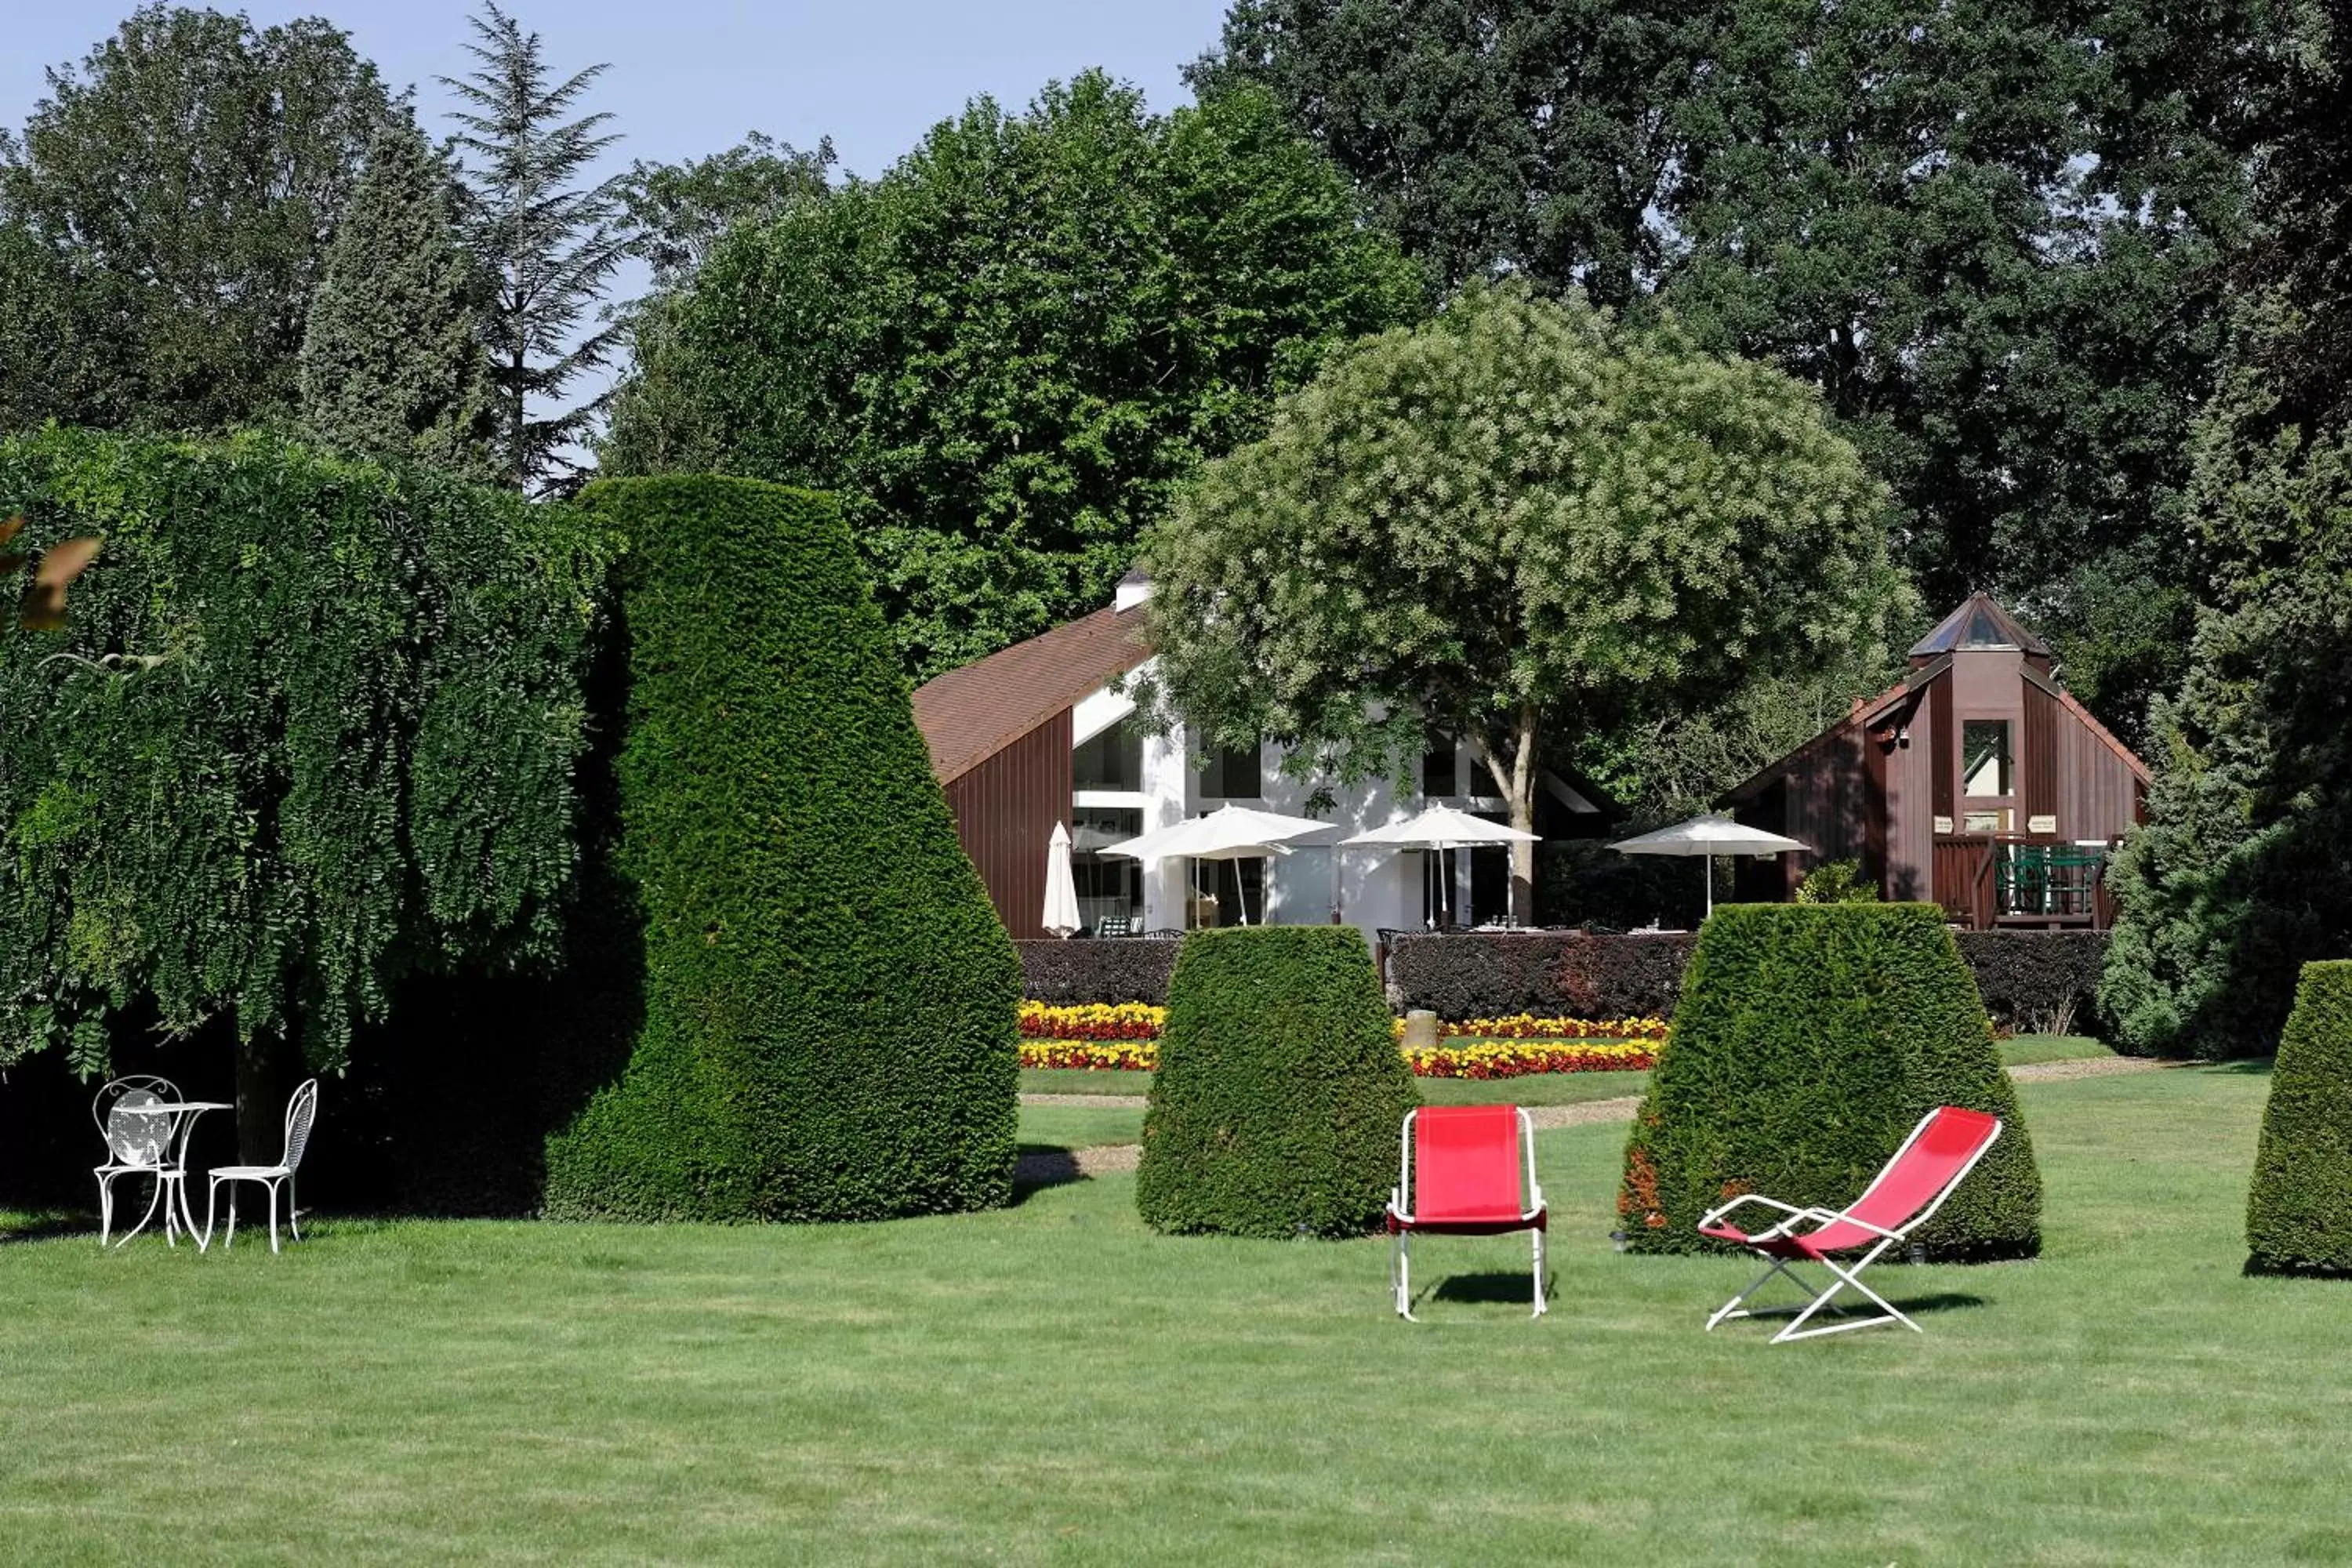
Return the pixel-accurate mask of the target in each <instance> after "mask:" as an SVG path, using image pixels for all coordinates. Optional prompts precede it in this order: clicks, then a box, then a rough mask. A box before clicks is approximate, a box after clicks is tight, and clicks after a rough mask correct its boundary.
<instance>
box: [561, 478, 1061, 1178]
mask: <svg viewBox="0 0 2352 1568" xmlns="http://www.w3.org/2000/svg"><path fill="white" fill-rule="evenodd" d="M583 504H584V505H586V506H587V507H588V508H590V509H591V510H593V511H594V512H596V513H598V514H599V515H601V516H602V517H603V518H604V519H605V520H606V521H609V522H611V523H612V524H613V525H614V526H615V528H616V529H617V530H618V531H619V532H620V533H621V534H622V535H623V537H625V539H626V541H627V542H628V554H627V556H626V557H625V560H624V562H623V563H622V566H621V570H620V579H619V606H620V627H621V630H622V632H623V634H624V636H625V642H626V658H627V681H628V687H627V693H628V694H627V710H626V723H625V731H624V732H623V738H622V742H621V746H620V751H619V754H618V757H617V759H616V763H615V769H614V777H615V780H616V783H617V790H618V799H617V811H618V826H619V835H618V843H617V846H616V847H615V848H614V852H613V866H614V871H615V872H616V874H617V876H618V877H619V879H621V881H622V883H623V884H625V890H626V891H627V892H628V893H629V894H630V895H631V896H633V897H634V899H635V903H636V905H637V910H638V914H639V917H640V918H641V920H642V921H643V930H644V940H643V948H642V951H643V953H644V978H643V993H642V1000H643V1022H642V1023H641V1025H640V1026H638V1028H637V1030H636V1033H635V1039H634V1041H633V1042H632V1046H631V1049H630V1054H629V1058H628V1062H627V1067H626V1069H625V1071H624V1072H623V1073H622V1074H621V1076H620V1078H619V1080H618V1081H617V1082H614V1083H610V1084H608V1085H606V1086H605V1087H604V1088H602V1089H598V1090H597V1091H596V1092H595V1093H594V1094H593V1097H592V1098H590V1099H589V1100H588V1101H587V1104H586V1107H585V1109H584V1110H583V1111H582V1112H581V1113H580V1115H579V1117H578V1119H577V1120H576V1121H574V1122H573V1123H572V1125H571V1126H570V1127H569V1128H568V1129H566V1130H565V1131H562V1132H561V1133H559V1134H558V1135H556V1136H555V1137H554V1138H552V1139H551V1141H550V1143H549V1148H548V1169H547V1212H548V1213H549V1214H551V1215H562V1216H574V1217H585V1216H604V1217H616V1218H625V1219H645V1220H649V1219H672V1218H677V1219H704V1220H864V1219H880V1218H886V1217H889V1216H892V1215H908V1214H919V1213H937V1212H943V1211H952V1210H961V1209H971V1208H978V1207H982V1206H983V1205H991V1204H999V1203H1003V1202H1006V1201H1008V1200H1009V1198H1010V1197H1011V1194H1012V1181H1013V1122H1014V1116H1015V1107H1016V1100H1017V1085H1018V1076H1019V1069H1018V1066H1017V1062H1018V1057H1017V1042H1016V1037H1017V1032H1018V1023H1017V1007H1018V1005H1019V1002H1020V966H1019V964H1018V963H1017V961H1016V960H1015V958H1014V955H1013V944H1012V942H1011V941H1010V939H1008V938H1007V937H1006V936H1005V934H1004V931H1003V926H1002V925H1000V924H999V923H998V921H997V919H996V916H995V913H994V911H993V910H992V909H991V908H990V905H989V901H988V895H987V892H986V890H985V889H983V888H982V885H981V880H980V877H979V874H978V873H977V872H976V871H974V870H973V869H972V867H971V861H970V860H968V859H967V858H965V856H964V853H963V850H962V848H961V846H959V844H958V843H957V841H956V835H955V826H954V823H953V821H952V819H951V818H950V816H949V814H948V808H947V803H946V800H945V798H944V797H943V796H942V795H941V794H940V786H939V784H938V783H937V781H936V780H935V779H934V777H933V776H932V773H931V768H930V760H929V753H928V752H926V750H925V749H924V745H923V740H922V737H921V735H920V734H919V733H918V732H917V731H916V729H915V721H914V715H913V710H912V707H911V705H910V703H909V700H908V688H907V682H906V679H905V678H904V677H903V676H902V675H900V674H899V673H898V668H897V665H896V662H895V661H894V659H893V658H892V656H891V651H890V644H889V638H888V634H887V631H886V629H885V628H884V626H883V624H882V617H881V615H880V613H879V612H878V611H877V609H876V608H875V605H874V602H873V599H872V596H871V595H870V594H869V592H868V590H867V585H866V579H865V575H864V573H863V571H862V570H861V568H860V567H859V565H858V563H857V558H856V552H855V550H854V547H853V545H852V542H851V540H850V535H849V531H848V530H847V528H845V526H844V525H843V523H842V521H841V519H840V516H839V514H838V512H837V511H836V510H835V506H834V504H833V502H832V500H830V499H829V498H826V497H823V496H818V495H814V494H810V493H808V492H806V491H802V490H794V489H783V488H782V487H778V486H772V485H766V484H761V483H758V482H755V481H752V480H748V479H715V478H693V479H639V480H622V481H612V482H606V483H603V484H598V485H594V486H592V487H591V488H590V489H588V490H587V491H585V492H584V494H583ZM583 978H584V979H585V980H588V981H591V982H593V980H595V979H596V978H597V976H595V975H593V973H592V974H590V975H587V976H584V977H583Z"/></svg>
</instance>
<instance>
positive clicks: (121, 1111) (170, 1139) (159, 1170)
mask: <svg viewBox="0 0 2352 1568" xmlns="http://www.w3.org/2000/svg"><path fill="white" fill-rule="evenodd" d="M232 1109H234V1108H233V1107H231V1106H230V1105H229V1103H228V1102H227V1101H226V1100H157V1101H155V1102H154V1103H153V1104H152V1105H118V1106H116V1107H115V1108H114V1110H115V1112H116V1114H118V1115H122V1116H166V1117H170V1118H171V1119H172V1121H171V1122H170V1124H169V1125H168V1126H167V1127H166V1128H165V1130H164V1134H163V1151H164V1154H163V1159H162V1160H161V1161H159V1162H158V1163H156V1166H155V1182H156V1185H157V1186H158V1187H159V1188H160V1189H161V1191H160V1193H159V1196H160V1198H161V1200H162V1204H163V1240H164V1241H165V1243H166V1244H168V1245H171V1246H173V1247H176V1246H178V1245H179V1243H178V1241H177V1240H176V1239H174V1237H175V1233H176V1232H179V1231H185V1232H186V1233H187V1234H188V1237H190V1239H194V1237H195V1234H196V1216H195V1213H194V1210H193V1209H191V1208H190V1207H189V1206H188V1136H189V1134H191V1133H193V1132H194V1131H195V1130H196V1118H197V1117H199V1116H201V1115H203V1114H204V1113H205V1111H207V1110H232ZM175 1196H176V1198H177V1200H178V1203H179V1207H178V1208H177V1209H176V1210H174V1209H173V1206H172V1205H173V1199H174V1197H175ZM154 1217H155V1205H152V1204H150V1205H148V1207H147V1212H146V1213H145V1214H143V1215H140V1216H139V1223H138V1224H137V1225H134V1226H131V1228H130V1229H129V1230H128V1231H126V1232H124V1233H123V1237H122V1239H121V1241H118V1242H116V1243H115V1244H114V1245H115V1246H117V1247H128V1246H130V1245H131V1237H134V1236H137V1235H138V1234H139V1233H140V1232H141V1231H142V1230H144V1229H146V1228H147V1222H148V1221H149V1220H151V1219H153V1218H154Z"/></svg>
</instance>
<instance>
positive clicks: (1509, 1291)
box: [1413, 1268, 1559, 1307]
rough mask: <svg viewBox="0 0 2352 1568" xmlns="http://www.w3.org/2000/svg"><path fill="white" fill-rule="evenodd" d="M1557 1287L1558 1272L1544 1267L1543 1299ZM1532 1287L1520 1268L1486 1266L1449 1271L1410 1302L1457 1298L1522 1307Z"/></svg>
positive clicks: (1533, 1287)
mask: <svg viewBox="0 0 2352 1568" xmlns="http://www.w3.org/2000/svg"><path fill="white" fill-rule="evenodd" d="M1534 1289H1535V1281H1534V1279H1532V1278H1531V1277H1530V1276H1529V1274H1528V1270H1526V1269H1524V1268H1490V1269H1485V1270H1481V1271H1480V1272H1478V1273H1475V1274H1449V1275H1447V1276H1446V1277H1445V1278H1444V1279H1441V1280H1439V1281H1438V1282H1437V1283H1436V1284H1434V1285H1433V1286H1431V1287H1429V1288H1428V1289H1425V1290H1423V1291H1422V1293H1421V1294H1420V1295H1418V1296H1416V1297H1415V1298H1413V1301H1414V1304H1415V1305H1416V1306H1417V1305H1419V1304H1420V1303H1421V1302H1423V1301H1461V1302H1465V1303H1469V1302H1475V1303H1485V1304H1488V1305H1492V1304H1494V1303H1496V1302H1504V1303H1507V1304H1509V1305H1511V1306H1514V1307H1525V1306H1528V1305H1529V1304H1530V1300H1529V1299H1530V1297H1531V1296H1532V1295H1533V1293H1534ZM1557 1289H1559V1270H1558V1269H1556V1268H1547V1269H1545V1270H1544V1299H1545V1300H1550V1299H1551V1296H1552V1292H1553V1291H1555V1290H1557Z"/></svg>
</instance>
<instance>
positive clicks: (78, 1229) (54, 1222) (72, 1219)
mask: <svg viewBox="0 0 2352 1568" xmlns="http://www.w3.org/2000/svg"><path fill="white" fill-rule="evenodd" d="M61 1236H88V1237H89V1238H90V1239H91V1240H93V1241H95V1240H96V1239H97V1238H98V1216H97V1215H92V1214H37V1215H25V1216H23V1217H22V1218H19V1219H16V1220H12V1221H7V1222H5V1223H0V1247H6V1246H9V1245H11V1244H13V1243H16V1242H20V1241H55V1240H57V1239H58V1237H61Z"/></svg>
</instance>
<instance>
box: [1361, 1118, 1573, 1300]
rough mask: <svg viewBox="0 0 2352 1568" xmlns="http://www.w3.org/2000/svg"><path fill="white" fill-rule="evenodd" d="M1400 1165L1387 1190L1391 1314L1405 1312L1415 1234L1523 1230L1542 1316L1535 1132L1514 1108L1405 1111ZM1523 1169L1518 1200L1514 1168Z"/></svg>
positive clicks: (1541, 1220) (1542, 1215)
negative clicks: (1531, 1245) (1532, 1245)
mask: <svg viewBox="0 0 2352 1568" xmlns="http://www.w3.org/2000/svg"><path fill="white" fill-rule="evenodd" d="M1402 1144H1403V1150H1402V1172H1401V1173H1400V1174H1399V1176H1398V1178H1397V1186H1396V1191H1395V1192H1393V1193H1391V1194H1390V1195H1389V1208H1388V1221H1389V1234H1390V1235H1391V1236H1392V1237H1396V1255H1395V1258H1394V1259H1393V1261H1392V1263H1391V1268H1390V1271H1389V1275H1390V1281H1391V1283H1392V1284H1393V1285H1395V1287H1396V1310H1397V1315H1398V1316H1399V1317H1401V1318H1403V1319H1405V1320H1407V1321H1417V1320H1415V1319H1413V1316H1412V1252H1411V1247H1410V1242H1411V1238H1412V1235H1413V1233H1414V1232H1416V1231H1426V1232H1433V1233H1434V1234H1437V1235H1440V1236H1505V1235H1507V1234H1509V1233H1510V1232H1512V1231H1515V1230H1529V1231H1533V1232H1534V1233H1535V1240H1536V1310H1535V1313H1534V1315H1535V1316H1536V1317H1538V1318H1540V1317H1542V1316H1543V1315H1544V1310H1545V1308H1544V1226H1545V1224H1546V1222H1547V1220H1548V1218H1549V1215H1547V1213H1546V1211H1545V1209H1544V1200H1543V1189H1542V1188H1541V1187H1539V1186H1538V1185H1536V1130H1535V1124H1534V1123H1533V1122H1531V1121H1528V1113H1527V1112H1526V1111H1524V1110H1520V1109H1519V1108H1518V1107H1517V1106H1516V1105H1425V1106H1423V1107H1422V1108H1421V1109H1420V1110H1408V1111H1406V1112H1405V1113H1404V1132H1403V1136H1402ZM1522 1167H1524V1168H1525V1170H1526V1172H1527V1187H1526V1189H1525V1196H1524V1198H1522V1195H1521V1188H1520V1186H1519V1173H1520V1171H1521V1169H1522Z"/></svg>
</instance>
